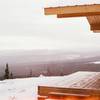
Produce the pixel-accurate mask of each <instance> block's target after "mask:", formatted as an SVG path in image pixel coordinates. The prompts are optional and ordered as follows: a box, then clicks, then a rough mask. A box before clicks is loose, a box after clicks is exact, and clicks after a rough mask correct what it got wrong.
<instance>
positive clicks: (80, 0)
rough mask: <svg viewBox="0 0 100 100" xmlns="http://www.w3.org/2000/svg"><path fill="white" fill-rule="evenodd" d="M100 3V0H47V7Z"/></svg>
mask: <svg viewBox="0 0 100 100" xmlns="http://www.w3.org/2000/svg"><path fill="white" fill-rule="evenodd" d="M89 4H100V0H46V1H45V4H44V6H45V7H57V6H73V5H89Z"/></svg>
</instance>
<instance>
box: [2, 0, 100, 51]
mask: <svg viewBox="0 0 100 100" xmlns="http://www.w3.org/2000/svg"><path fill="white" fill-rule="evenodd" d="M48 1H50V0H47V1H46V0H0V50H1V49H69V50H70V49H80V50H81V49H89V50H93V49H95V50H97V49H98V50H99V49H100V34H99V33H97V34H96V33H92V32H91V31H90V29H89V24H88V22H87V20H86V18H69V19H57V18H56V16H45V15H44V12H43V7H44V5H45V4H46V3H48ZM52 1H53V0H52ZM62 1H64V0H62ZM67 1H68V0H67ZM82 1H83V0H82ZM87 1H89V0H87ZM90 1H92V0H90ZM97 1H98V2H100V1H99V0H97Z"/></svg>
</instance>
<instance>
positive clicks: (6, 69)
mask: <svg viewBox="0 0 100 100" xmlns="http://www.w3.org/2000/svg"><path fill="white" fill-rule="evenodd" d="M4 78H5V79H9V66H8V63H7V64H6V68H5V76H4Z"/></svg>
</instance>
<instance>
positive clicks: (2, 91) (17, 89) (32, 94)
mask: <svg viewBox="0 0 100 100" xmlns="http://www.w3.org/2000/svg"><path fill="white" fill-rule="evenodd" d="M60 78H62V77H43V76H42V77H37V78H24V79H10V80H4V81H0V100H37V86H38V85H42V84H45V83H50V82H51V81H54V80H55V79H56V80H57V79H60Z"/></svg>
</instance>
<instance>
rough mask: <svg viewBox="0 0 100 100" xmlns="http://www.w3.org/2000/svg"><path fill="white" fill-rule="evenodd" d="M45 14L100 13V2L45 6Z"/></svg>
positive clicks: (75, 14)
mask: <svg viewBox="0 0 100 100" xmlns="http://www.w3.org/2000/svg"><path fill="white" fill-rule="evenodd" d="M44 12H45V15H66V16H68V17H70V16H71V17H72V16H73V17H77V16H93V15H100V4H94V5H78V6H62V7H50V8H44Z"/></svg>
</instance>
